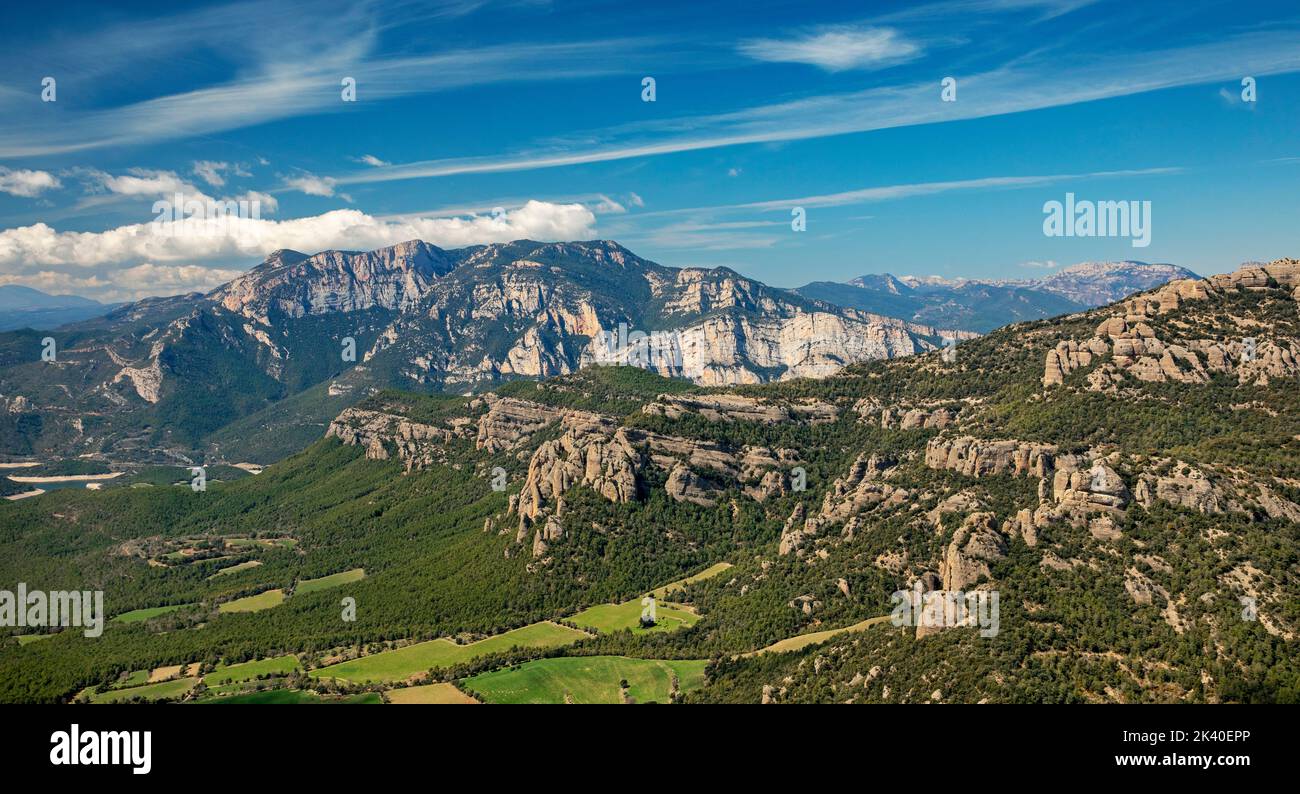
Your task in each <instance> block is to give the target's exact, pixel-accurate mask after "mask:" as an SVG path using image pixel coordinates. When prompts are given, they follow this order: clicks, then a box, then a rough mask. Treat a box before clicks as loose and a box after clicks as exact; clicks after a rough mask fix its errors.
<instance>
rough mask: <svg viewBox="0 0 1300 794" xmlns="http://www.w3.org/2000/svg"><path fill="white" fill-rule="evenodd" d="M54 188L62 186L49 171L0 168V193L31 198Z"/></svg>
mask: <svg viewBox="0 0 1300 794" xmlns="http://www.w3.org/2000/svg"><path fill="white" fill-rule="evenodd" d="M56 187H62V185H61V183H60V182H59V180H58V178H57V177H55V176H54V175H53V174H51V173H50V172H49V171H31V170H28V169H25V168H24V169H19V170H17V171H13V170H10V169H8V168H5V167H4V166H0V193H8V194H9V195H11V196H23V197H24V198H33V197H35V196H37V195H39V194H40V193H42V192H43V191H46V190H51V189H53V188H56Z"/></svg>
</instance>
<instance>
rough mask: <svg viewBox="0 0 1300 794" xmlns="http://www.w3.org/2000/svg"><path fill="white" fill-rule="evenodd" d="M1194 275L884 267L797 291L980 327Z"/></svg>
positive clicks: (1147, 267)
mask: <svg viewBox="0 0 1300 794" xmlns="http://www.w3.org/2000/svg"><path fill="white" fill-rule="evenodd" d="M1197 277H1198V276H1197V275H1196V274H1195V273H1193V272H1192V271H1190V270H1187V269H1186V268H1182V267H1178V266H1176V265H1169V264H1147V263H1145V262H1131V261H1124V262H1084V263H1081V264H1078V265H1074V266H1072V267H1068V268H1065V269H1063V270H1061V271H1060V272H1058V273H1054V274H1052V275H1050V276H1046V277H1044V278H1039V279H1021V280H1014V279H1004V280H979V279H944V278H940V277H937V276H926V277H917V276H902V277H895V276H893V275H891V274H889V273H883V274H879V275H866V276H859V277H858V278H855V279H853V280H852V281H849V282H848V283H843V284H842V283H839V282H832V281H816V282H813V283H811V284H806V285H804V286H802V287H799V288H798V289H796V290H795V292H797V293H799V294H800V295H803V296H805V297H808V298H814V299H817V300H823V301H827V302H829V303H834V304H837V305H840V306H846V307H850V308H854V309H859V310H862V311H869V312H878V313H880V314H885V315H888V316H891V317H902V318H906V319H908V320H911V321H912V322H917V323H929V324H934V325H937V326H940V327H944V328H961V329H965V330H969V331H977V332H980V333H986V332H988V331H991V330H993V329H994V328H1000V327H1002V326H1004V325H1008V324H1010V323H1014V322H1022V321H1025V320H1035V319H1040V318H1043V317H1055V316H1057V315H1061V314H1069V313H1072V312H1078V311H1082V310H1084V309H1090V308H1092V307H1094V306H1101V305H1104V304H1107V303H1113V302H1114V301H1117V300H1121V299H1122V298H1125V297H1127V296H1129V295H1132V294H1134V293H1136V292H1142V291H1143V290H1148V289H1152V288H1154V287H1158V286H1160V285H1162V284H1166V283H1168V282H1170V281H1174V280H1177V279H1185V278H1197Z"/></svg>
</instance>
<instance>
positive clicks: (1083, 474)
mask: <svg viewBox="0 0 1300 794" xmlns="http://www.w3.org/2000/svg"><path fill="white" fill-rule="evenodd" d="M1052 496H1053V498H1055V499H1056V501H1057V503H1058V504H1061V505H1064V506H1069V507H1073V508H1077V509H1080V510H1084V511H1087V510H1116V511H1122V510H1124V509H1125V508H1126V507H1127V506H1128V503H1129V502H1130V501H1131V498H1132V497H1131V495H1130V494H1129V490H1128V486H1127V485H1125V483H1124V480H1123V478H1121V477H1120V476H1119V474H1118V473H1117V472H1116V471H1115V470H1114V469H1112V468H1111V467H1110V466H1108V465H1106V464H1105V463H1101V462H1098V463H1095V464H1093V466H1092V467H1091V468H1090V469H1088V470H1086V471H1084V470H1081V469H1075V470H1073V471H1067V470H1064V469H1061V470H1058V471H1057V472H1056V473H1055V475H1053V478H1052Z"/></svg>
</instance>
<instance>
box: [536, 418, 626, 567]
mask: <svg viewBox="0 0 1300 794" xmlns="http://www.w3.org/2000/svg"><path fill="white" fill-rule="evenodd" d="M562 421H563V423H564V426H565V428H566V429H565V432H564V433H563V434H562V435H561V436H560V437H559V438H557V439H553V440H550V441H546V442H544V443H542V444H541V445H540V446H539V447H538V448H537V451H536V452H534V453H533V456H532V459H531V460H530V461H529V463H528V474H527V475H526V477H525V478H524V483H523V487H522V489H521V490H520V492H519V500H518V502H517V503H516V504H515V505H514V506H513V509H514V511H515V512H516V513H518V515H519V532H518V533H517V540H519V541H520V542H522V540H523V538H524V537H526V534H527V532H528V528H529V527H530V526H532V525H533V524H534V523H536V522H538V521H539V519H540V518H541V517H542V516H543V514H544V513H545V512H547V511H548V510H549V509H553V508H554V507H556V506H557V505H558V504H559V501H560V499H561V497H563V495H564V494H565V492H567V491H568V490H569V489H570V488H572V487H573V486H575V485H579V484H581V485H586V486H589V487H591V488H592V489H593V490H595V491H597V492H598V493H600V494H601V495H602V496H604V497H605V498H606V499H609V500H610V501H612V502H629V501H631V500H633V499H635V498H636V495H637V482H638V481H637V472H638V469H639V467H640V466H641V462H642V456H641V452H640V451H639V450H638V449H636V448H635V447H634V446H633V445H632V444H631V442H629V440H628V438H627V435H626V434H625V433H624V432H623V430H622V428H618V426H617V423H616V422H615V421H614V420H611V419H607V418H605V417H600V416H598V415H596V414H585V413H581V412H571V413H569V414H567V415H566V416H565V417H564V418H563V420H562Z"/></svg>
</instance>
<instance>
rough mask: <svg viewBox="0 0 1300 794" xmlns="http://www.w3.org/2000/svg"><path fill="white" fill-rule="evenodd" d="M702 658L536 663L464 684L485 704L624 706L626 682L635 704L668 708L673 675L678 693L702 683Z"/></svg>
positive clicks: (572, 659) (591, 658)
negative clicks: (621, 686) (665, 704)
mask: <svg viewBox="0 0 1300 794" xmlns="http://www.w3.org/2000/svg"><path fill="white" fill-rule="evenodd" d="M705 664H707V662H705V661H704V660H703V659H700V660H694V661H676V660H674V661H666V660H658V659H629V658H627V657H623V656H572V657H561V658H557V659H538V660H537V661H534V662H528V663H527V664H524V665H521V666H519V667H515V668H506V669H503V670H494V671H492V672H490V673H482V674H481V675H476V676H474V677H472V678H467V679H465V681H464V682H463V683H464V684H465V687H466V689H468V690H470V691H471V692H473V693H474V694H475V695H477V696H478V697H479V699H480V700H482V701H483V702H485V703H566V702H573V703H622V702H623V695H622V692H621V690H620V688H619V683H620V682H621V681H623V680H626V681H627V682H628V691H627V694H628V696H629V697H630V698H631V699H632V701H633V702H636V703H649V702H651V701H655V702H659V703H666V702H668V699H669V693H670V691H671V687H672V683H671V681H672V676H673V674H676V676H677V679H678V689H679V691H680V692H683V693H685V692H690V691H691V690H693V689H697V688H699V687H700V686H702V685H703V684H704V666H705Z"/></svg>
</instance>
